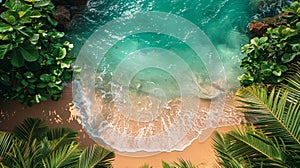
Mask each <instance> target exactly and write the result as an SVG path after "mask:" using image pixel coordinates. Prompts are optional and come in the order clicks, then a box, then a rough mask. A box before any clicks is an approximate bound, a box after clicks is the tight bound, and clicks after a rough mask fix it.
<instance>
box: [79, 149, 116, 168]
mask: <svg viewBox="0 0 300 168" xmlns="http://www.w3.org/2000/svg"><path fill="white" fill-rule="evenodd" d="M114 157H115V154H114V153H113V152H111V151H109V150H107V149H105V148H103V147H101V146H99V145H92V146H90V147H88V148H85V149H84V150H83V152H82V153H81V155H80V157H79V167H85V168H93V167H96V166H97V167H111V161H112V160H113V158H114Z"/></svg>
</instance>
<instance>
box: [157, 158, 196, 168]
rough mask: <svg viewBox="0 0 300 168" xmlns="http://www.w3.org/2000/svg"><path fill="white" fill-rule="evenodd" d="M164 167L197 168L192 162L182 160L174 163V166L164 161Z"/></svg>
mask: <svg viewBox="0 0 300 168" xmlns="http://www.w3.org/2000/svg"><path fill="white" fill-rule="evenodd" d="M162 166H163V168H197V166H196V165H194V164H193V163H192V162H191V161H190V160H184V159H182V158H179V159H178V162H175V161H174V162H172V164H169V163H167V162H165V161H162Z"/></svg>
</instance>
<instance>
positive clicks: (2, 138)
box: [0, 131, 13, 165]
mask: <svg viewBox="0 0 300 168" xmlns="http://www.w3.org/2000/svg"><path fill="white" fill-rule="evenodd" d="M12 143H13V135H12V134H11V133H10V132H4V131H0V163H3V164H4V165H9V164H10V161H9V160H8V158H7V154H8V153H10V152H11V150H12Z"/></svg>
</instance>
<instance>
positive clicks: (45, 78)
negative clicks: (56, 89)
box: [40, 74, 51, 86]
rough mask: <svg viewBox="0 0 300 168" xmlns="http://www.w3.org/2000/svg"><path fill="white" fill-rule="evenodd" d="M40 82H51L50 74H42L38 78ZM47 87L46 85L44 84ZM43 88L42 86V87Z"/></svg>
mask: <svg viewBox="0 0 300 168" xmlns="http://www.w3.org/2000/svg"><path fill="white" fill-rule="evenodd" d="M40 79H41V81H43V82H49V81H50V80H51V75H50V74H42V75H41V76H40ZM46 85H47V84H46ZM43 86H44V85H43Z"/></svg>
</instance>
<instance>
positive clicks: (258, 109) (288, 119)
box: [236, 86, 300, 152]
mask: <svg viewBox="0 0 300 168" xmlns="http://www.w3.org/2000/svg"><path fill="white" fill-rule="evenodd" d="M236 95H237V96H238V97H240V99H239V100H238V101H240V102H243V103H244V105H242V106H239V107H238V108H240V109H242V110H243V112H244V113H245V115H246V116H247V115H248V117H253V116H255V118H256V119H258V121H255V122H253V124H254V125H255V126H256V128H260V129H262V130H263V131H264V132H265V133H266V134H268V135H269V136H271V137H275V136H276V137H281V138H282V139H283V141H284V142H285V145H286V148H288V149H291V150H298V151H299V152H300V113H299V108H300V102H299V101H297V100H293V101H294V102H293V103H287V102H288V101H287V99H288V92H287V91H284V90H281V89H279V90H278V91H277V92H276V89H275V88H274V89H272V91H271V93H270V94H268V93H267V91H266V89H263V88H259V87H255V86H252V87H247V88H242V89H240V90H238V91H237V93H236Z"/></svg>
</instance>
